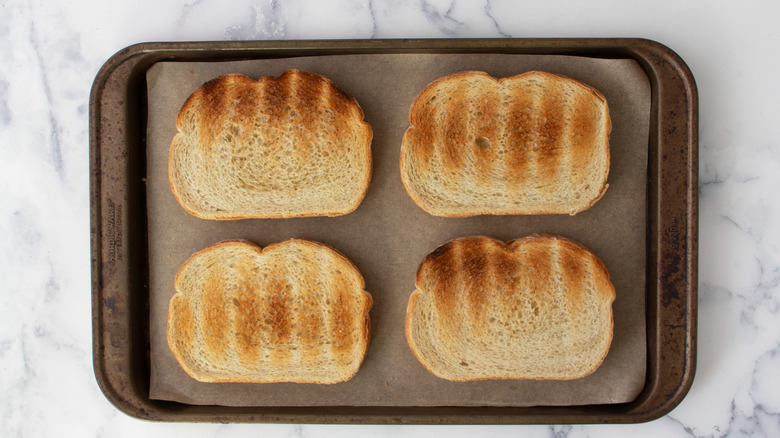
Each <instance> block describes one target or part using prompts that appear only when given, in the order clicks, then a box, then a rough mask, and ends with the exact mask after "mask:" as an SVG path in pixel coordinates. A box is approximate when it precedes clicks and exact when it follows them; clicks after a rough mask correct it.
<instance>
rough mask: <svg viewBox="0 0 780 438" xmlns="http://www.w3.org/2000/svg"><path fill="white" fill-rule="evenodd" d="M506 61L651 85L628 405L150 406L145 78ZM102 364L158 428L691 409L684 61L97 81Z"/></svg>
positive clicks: (110, 67) (211, 51) (170, 50)
mask: <svg viewBox="0 0 780 438" xmlns="http://www.w3.org/2000/svg"><path fill="white" fill-rule="evenodd" d="M403 53H415V54H421V53H422V54H425V53H442V54H446V53H499V54H546V55H568V56H587V57H595V58H624V59H633V60H635V61H636V62H637V63H639V64H640V65H641V67H642V68H643V69H644V71H645V73H646V74H647V76H648V78H649V80H650V86H651V99H652V102H651V111H650V117H651V120H650V136H649V142H648V148H649V149H648V152H649V155H648V163H647V166H648V167H647V169H648V180H647V218H646V220H647V223H646V229H647V235H646V239H647V240H646V243H647V245H646V247H647V254H646V260H647V261H646V285H645V286H646V287H645V288H646V303H647V305H646V315H645V316H646V320H647V326H646V333H647V339H646V342H647V374H646V381H645V385H644V388H643V390H642V391H641V393H640V394H639V396H638V397H637V398H636V399H635V400H633V401H631V402H628V403H620V404H603V405H586V406H534V407H511V406H502V407H487V406H484V407H482V406H468V407H466V406H463V407H458V406H453V407H423V406H404V407H397V406H386V407H383V406H349V407H344V406H324V407H323V406H317V407H314V406H312V407H275V406H274V407H270V406H253V407H229V406H201V405H188V404H184V403H178V402H170V401H162V400H155V399H151V398H150V397H149V380H150V359H149V253H148V243H147V232H148V224H147V219H146V218H147V214H146V190H145V181H144V178H145V175H146V150H145V148H146V143H145V141H146V139H145V135H146V71H147V70H148V69H149V68H150V67H151V66H152V65H154V64H155V63H156V62H160V61H177V62H188V61H190V62H193V61H198V62H200V61H209V62H220V61H236V60H246V59H270V58H285V57H300V56H325V55H351V54H403ZM89 117H90V119H89V120H90V202H91V216H90V220H91V250H92V259H91V263H92V312H93V313H92V315H93V316H92V325H93V365H94V370H95V375H96V378H97V381H98V384H99V386H100V388H101V390H102V391H103V393H104V395H105V396H106V398H107V399H108V400H109V401H110V402H111V403H112V404H114V405H115V406H116V407H117V408H118V409H119V410H121V411H123V412H125V413H126V414H128V415H130V416H133V417H137V418H140V419H145V420H152V421H187V422H257V423H361V424H537V423H545V424H550V423H555V424H563V423H638V422H645V421H650V420H653V419H655V418H658V417H661V416H663V415H665V414H666V413H668V412H669V411H671V410H672V409H673V408H674V407H675V406H677V404H679V403H680V401H681V400H682V399H683V397H685V395H686V393H687V392H688V389H689V388H690V386H691V383H692V381H693V376H694V371H695V367H696V304H697V245H698V244H697V238H698V230H697V223H698V198H697V196H698V191H697V190H698V189H697V188H698V95H697V91H696V85H695V81H694V79H693V76H692V74H691V72H690V70H689V69H688V67H687V66H686V65H685V63H684V61H683V60H682V59H680V57H679V56H677V55H676V54H675V53H674V52H673V51H672V50H670V49H669V48H668V47H665V46H663V45H661V44H659V43H656V42H653V41H649V40H644V39H468V40H451V39H447V40H400V39H399V40H338V41H323V40H319V41H241V42H182V43H143V44H137V45H133V46H130V47H128V48H126V49H124V50H121V51H120V52H118V53H117V54H115V55H114V56H113V57H112V58H110V59H109V60H108V61H107V62H106V63H105V65H104V66H103V68H102V69H101V70H100V71H99V72H98V74H97V76H96V78H95V81H94V83H93V87H92V93H91V96H90V115H89Z"/></svg>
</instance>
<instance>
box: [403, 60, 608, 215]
mask: <svg viewBox="0 0 780 438" xmlns="http://www.w3.org/2000/svg"><path fill="white" fill-rule="evenodd" d="M409 123H410V125H411V126H410V127H409V128H408V129H407V131H406V133H405V135H404V138H403V144H402V146H401V161H400V165H401V177H402V179H403V184H404V186H405V187H406V191H407V192H408V193H409V195H410V196H411V197H412V199H413V200H414V202H415V203H417V205H419V206H420V207H421V208H422V209H423V210H425V211H427V212H428V213H430V214H433V215H436V216H450V217H465V216H474V215H481V214H493V215H504V214H518V215H520V214H572V215H573V214H576V213H578V212H580V211H583V210H586V209H588V208H590V207H591V206H592V205H593V204H594V203H595V202H596V201H597V200H598V199H600V198H601V197H602V196H603V195H604V192H605V191H606V189H607V176H608V173H609V134H610V131H611V128H612V124H611V119H610V117H609V109H608V107H607V101H606V99H605V98H604V96H603V95H602V94H601V93H599V92H598V91H597V90H595V89H593V88H591V87H589V86H587V85H585V84H582V83H580V82H578V81H576V80H573V79H570V78H567V77H563V76H559V75H555V74H551V73H545V72H538V71H533V72H528V73H523V74H521V75H517V76H512V77H508V78H500V79H496V78H493V77H491V76H490V75H488V74H487V73H485V72H475V71H469V72H461V73H454V74H451V75H448V76H445V77H442V78H440V79H437V80H436V81H434V82H432V83H431V84H430V85H428V86H427V87H426V88H425V89H424V90H423V91H422V92H421V93H420V94H419V95H418V96H417V97H416V98H415V100H414V102H413V103H412V106H411V109H410V111H409Z"/></svg>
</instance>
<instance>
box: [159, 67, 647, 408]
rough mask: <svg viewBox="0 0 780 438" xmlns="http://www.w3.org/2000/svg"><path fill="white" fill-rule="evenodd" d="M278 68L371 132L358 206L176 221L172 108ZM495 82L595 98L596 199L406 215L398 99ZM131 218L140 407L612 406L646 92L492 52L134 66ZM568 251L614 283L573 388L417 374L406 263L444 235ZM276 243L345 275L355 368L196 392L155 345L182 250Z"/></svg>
mask: <svg viewBox="0 0 780 438" xmlns="http://www.w3.org/2000/svg"><path fill="white" fill-rule="evenodd" d="M288 68H300V69H304V70H310V71H314V72H317V73H319V74H322V75H324V76H327V77H329V78H330V79H331V80H333V81H334V82H335V83H336V84H337V85H339V87H341V88H342V89H344V90H345V91H346V92H347V93H349V94H351V95H352V96H354V97H355V98H356V99H357V100H358V102H359V103H360V104H361V106H362V108H363V110H364V112H365V114H366V120H367V121H368V123H370V124H371V126H372V128H373V130H374V141H373V144H372V149H373V158H374V163H373V164H374V174H373V178H372V183H371V187H370V188H369V191H368V193H367V196H366V198H365V199H364V201H363V203H362V204H361V206H360V207H359V208H358V209H357V210H356V211H355V212H354V213H351V214H349V215H346V216H341V217H337V218H301V219H268V220H256V219H253V220H243V221H206V220H201V219H197V218H195V217H193V216H190V215H189V214H188V213H186V212H185V211H184V210H183V209H182V208H181V207H180V206H179V204H178V203H177V202H176V200H175V198H174V197H173V194H172V193H171V191H170V187H169V185H168V180H167V157H168V146H169V145H170V141H171V139H172V138H173V136H174V135H175V133H176V128H175V119H176V114H177V113H178V110H179V108H180V107H181V105H182V103H183V102H184V100H186V98H187V97H188V96H189V94H190V93H191V92H192V90H194V89H195V87H196V86H197V85H200V84H202V83H203V82H206V81H207V80H209V79H212V78H213V77H216V76H218V75H220V74H224V73H230V72H238V73H244V74H248V75H249V76H252V77H259V76H268V75H273V76H277V75H279V74H281V73H282V72H283V71H284V70H286V69H288ZM462 70H483V71H487V72H488V73H490V74H492V75H494V76H510V75H514V74H519V73H522V72H524V71H528V70H546V71H550V72H553V73H559V74H564V75H567V76H570V77H573V78H575V79H579V80H581V81H583V82H585V83H587V84H589V85H591V86H594V87H595V88H597V89H599V90H600V91H601V92H602V93H603V94H604V95H605V96H606V97H607V100H608V102H609V105H610V112H611V117H612V125H613V130H612V135H611V141H610V144H611V160H612V165H611V169H610V175H609V184H610V188H609V190H608V191H607V193H606V194H605V196H604V197H603V198H602V199H601V200H600V201H599V202H598V203H596V205H594V207H592V208H591V209H590V210H587V211H585V212H583V213H580V214H578V215H576V216H573V217H572V216H563V215H546V216H479V217H474V218H460V219H453V218H437V217H433V216H430V215H428V214H427V213H425V212H423V211H422V210H421V209H419V208H418V207H417V206H416V205H415V204H414V203H413V202H412V200H411V198H409V197H408V195H407V194H406V191H405V190H404V189H403V185H402V184H401V179H400V174H399V170H398V158H399V153H400V144H401V138H402V136H403V133H404V131H405V130H406V128H407V127H408V109H409V105H410V104H411V102H412V100H413V99H414V97H415V96H416V95H417V93H419V91H420V90H422V89H423V88H424V87H425V85H427V84H428V83H430V82H431V81H432V80H434V79H436V78H438V77H440V76H443V75H445V74H449V73H452V72H455V71H462ZM147 82H148V124H147V212H148V228H149V232H148V235H149V255H150V261H149V263H150V266H149V269H150V292H149V293H150V349H151V351H150V360H151V382H150V397H151V398H153V399H162V400H175V401H180V402H184V403H189V404H216V405H226V406H357V405H362V406H371V405H375V406H533V405H581V404H603V403H620V402H628V401H631V400H633V399H634V398H635V397H636V396H637V395H638V394H639V392H640V391H641V390H642V388H643V387H644V383H645V373H646V369H645V366H646V340H645V302H644V298H645V223H646V187H647V149H648V129H649V121H650V116H649V113H650V85H649V83H648V80H647V76H646V75H645V73H644V72H643V71H642V69H641V68H640V67H639V65H638V64H637V63H636V62H634V61H632V60H621V59H609V60H606V59H594V58H585V57H567V56H541V55H499V54H457V55H439V54H435V55H434V54H419V55H418V54H395V55H344V56H327V57H297V58H286V59H263V60H255V61H239V62H230V63H227V62H219V63H216V62H215V63H208V62H203V63H189V62H161V63H158V64H156V65H155V66H153V67H152V68H151V69H149V71H148V73H147ZM537 232H544V233H554V234H561V235H564V236H567V237H570V238H573V239H575V240H578V241H580V242H582V243H583V244H585V245H586V246H588V247H589V248H590V249H591V250H593V251H594V252H595V253H596V254H597V255H598V256H599V257H600V258H601V259H602V261H603V262H604V263H605V265H606V266H607V269H608V270H609V271H610V274H611V276H612V281H613V283H614V285H615V289H616V294H617V298H616V301H615V304H614V306H613V309H614V314H615V331H614V333H615V337H614V339H613V343H612V347H611V349H610V353H609V355H608V356H607V358H606V360H605V361H604V363H603V364H602V366H601V367H600V368H599V369H598V370H597V371H596V372H595V373H594V374H592V375H590V376H588V377H586V378H583V379H579V380H574V381H565V382H563V381H515V380H510V381H484V382H466V383H456V382H448V381H446V380H442V379H439V378H437V377H435V376H433V375H431V374H429V373H428V372H427V371H425V369H424V368H423V367H422V365H420V364H419V362H417V360H416V359H415V358H414V356H413V355H412V353H411V351H410V350H409V348H408V346H407V344H406V339H405V337H404V331H403V319H404V316H405V311H406V302H407V300H408V297H409V295H410V294H411V292H412V291H413V290H414V273H415V271H416V269H417V265H418V264H419V262H420V261H421V260H422V258H423V257H424V256H425V255H426V254H428V253H429V252H430V251H432V250H433V249H435V248H436V247H437V246H439V245H440V244H442V243H444V242H446V241H447V240H450V239H452V238H456V237H461V236H465V235H474V234H483V235H489V236H492V237H495V238H498V239H502V240H509V239H513V238H517V237H521V236H524V235H527V234H531V233H537ZM289 237H304V238H309V239H312V240H318V241H321V242H323V243H326V244H328V245H330V246H332V247H334V248H336V249H337V250H339V251H340V252H342V253H343V254H345V255H346V256H347V257H349V258H350V259H351V260H352V261H353V262H354V263H355V264H356V266H357V267H358V268H359V269H360V270H361V272H362V273H363V276H364V278H365V280H366V289H367V290H368V291H369V292H370V293H371V294H372V296H373V298H374V307H373V309H372V311H371V320H372V341H371V345H370V347H369V350H368V353H367V355H366V358H365V361H364V363H363V366H362V367H361V370H360V372H359V373H358V374H357V375H356V376H355V377H354V378H353V379H352V380H350V381H349V382H345V383H340V384H336V385H312V384H294V383H279V384H231V383H219V384H214V383H200V382H197V381H195V380H193V379H191V378H190V377H189V376H187V375H186V373H184V371H183V370H182V369H181V368H180V367H179V365H178V362H176V359H175V358H174V357H173V354H172V353H171V352H170V350H169V349H168V346H167V342H166V338H165V322H166V319H167V312H168V301H169V300H170V297H171V296H172V295H173V294H174V290H173V277H174V275H175V273H176V271H177V270H178V268H179V266H181V264H182V263H183V262H184V261H185V260H186V259H187V258H188V257H189V256H190V255H191V254H192V253H193V252H195V251H197V250H200V249H202V248H204V247H206V246H208V245H210V244H213V243H215V242H218V241H220V240H224V239H232V238H244V239H249V240H252V241H254V242H257V243H258V244H260V245H262V246H265V245H267V244H269V243H273V242H278V241H281V240H284V239H286V238H289Z"/></svg>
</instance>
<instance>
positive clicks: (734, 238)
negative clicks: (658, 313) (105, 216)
mask: <svg viewBox="0 0 780 438" xmlns="http://www.w3.org/2000/svg"><path fill="white" fill-rule="evenodd" d="M778 17H780V4H779V3H777V2H773V1H769V0H763V1H756V2H750V3H749V4H748V3H744V2H742V3H739V2H717V3H713V2H704V1H688V2H680V1H678V0H657V1H654V2H648V1H645V2H621V1H617V0H595V1H591V2H577V1H564V0H562V1H550V2H538V3H532V2H515V1H510V0H503V1H502V0H481V1H471V2H469V1H466V0H454V1H450V0H429V1H425V0H421V1H408V2H404V1H399V0H365V1H349V0H337V1H332V2H317V1H315V0H288V1H277V0H259V1H256V2H250V1H235V2H230V5H229V6H227V4H226V3H225V2H219V1H214V0H193V1H187V2H174V1H159V0H154V1H152V0H137V1H133V2H117V1H104V0H101V1H97V0H75V1H72V2H43V1H40V0H30V1H26V0H9V1H5V2H2V3H1V4H0V206H1V207H0V279H2V281H0V284H2V286H0V300H1V301H0V304H1V305H0V321H2V323H1V324H0V367H1V368H0V394H3V397H2V400H1V401H0V429H2V430H3V432H2V435H4V436H62V435H65V436H80V437H87V436H111V437H125V436H126V437H136V436H148V437H153V436H169V435H171V434H176V435H179V434H186V435H187V436H191V437H226V436H244V435H262V436H284V437H308V436H347V437H349V436H376V437H390V436H428V435H432V434H436V435H445V434H446V435H447V436H450V437H459V436H474V435H473V434H475V433H490V434H491V435H490V436H533V437H537V436H538V437H571V438H575V437H585V436H588V437H591V436H592V437H596V436H598V437H602V436H603V437H611V436H615V437H617V436H633V437H645V436H646V437H655V436H667V437H688V436H693V437H713V436H714V437H723V436H729V437H733V436H766V437H776V436H780V378H778V370H780V231H778V230H780V227H778V226H777V224H778V223H779V222H780V196H778V195H777V189H778V188H779V187H780V123H778V120H780V106H778V102H780V81H778V80H777V72H778V71H780V61H778V59H780V58H778V57H777V56H775V55H776V53H777V45H778V43H780V27H778V26H777V18H778ZM402 37H403V38H406V37H409V38H417V37H422V38H473V37H506V38H528V37H640V38H648V39H652V40H656V41H658V42H660V43H662V44H665V45H667V46H669V47H670V48H672V49H673V50H674V51H676V52H677V53H678V54H679V55H680V56H681V57H682V58H683V59H684V60H685V61H686V63H687V64H688V66H689V67H690V69H691V70H692V72H693V74H694V76H695V78H696V81H697V85H698V92H699V99H700V157H699V159H700V169H699V170H700V186H699V202H700V210H699V215H700V221H699V254H700V257H699V285H698V286H699V288H698V290H699V304H698V306H699V307H698V312H699V324H698V365H697V370H696V377H695V380H694V383H693V386H692V388H691V389H690V392H689V393H688V395H687V397H686V398H685V399H684V400H683V401H682V403H681V404H680V405H679V406H678V407H676V408H675V409H674V410H673V411H671V412H670V413H669V414H668V415H666V416H664V417H662V418H660V419H657V420H654V421H651V422H649V423H644V424H637V425H571V426H569V425H565V426H560V425H548V426H473V427H458V426H326V425H264V424H250V425H244V424H231V425H226V424H165V423H153V422H146V421H140V420H136V419H134V418H130V417H128V416H127V415H125V414H123V413H121V412H119V411H118V410H117V409H115V408H114V407H113V406H112V405H111V404H110V403H109V402H108V401H107V399H106V398H105V397H104V396H103V394H102V393H101V391H100V389H99V388H98V386H97V383H96V381H95V377H94V374H93V369H92V349H91V348H92V347H91V346H92V333H91V330H92V327H91V307H90V263H89V260H90V247H89V230H90V226H89V209H90V205H89V131H88V122H87V117H88V110H89V103H88V102H89V93H90V87H91V85H92V81H93V79H94V77H95V75H96V73H97V72H98V70H99V69H100V67H101V66H102V65H103V63H104V62H105V61H106V60H107V59H108V58H109V57H110V56H112V55H113V54H114V53H116V52H117V51H118V50H120V49H122V48H124V47H126V46H128V45H131V44H134V43H139V42H147V41H192V40H198V41H200V40H254V39H260V40H268V39H272V40H277V39H364V38H402Z"/></svg>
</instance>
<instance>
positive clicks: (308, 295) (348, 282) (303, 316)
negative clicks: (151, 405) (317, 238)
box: [168, 239, 373, 383]
mask: <svg viewBox="0 0 780 438" xmlns="http://www.w3.org/2000/svg"><path fill="white" fill-rule="evenodd" d="M364 287H365V286H364V281H363V277H362V276H361V275H360V272H358V270H357V268H356V267H355V266H354V265H353V264H352V262H350V261H349V260H348V259H347V258H346V257H344V256H343V255H341V254H340V253H338V252H337V251H335V250H333V249H332V248H330V247H328V246H326V245H324V244H321V243H316V242H313V241H308V240H302V239H290V240H286V241H284V242H281V243H277V244H272V245H269V246H267V247H265V248H261V247H259V246H258V245H255V244H254V243H251V242H247V241H240V240H230V241H224V242H220V243H217V244H215V245H212V246H210V247H208V248H206V249H204V250H202V251H199V252H197V253H195V254H193V255H192V257H190V259H189V260H187V261H186V262H185V263H184V264H183V265H182V267H181V268H180V269H179V272H178V273H177V274H176V279H175V289H176V294H175V295H174V296H173V298H171V301H170V308H169V314H168V345H169V346H170V348H171V351H173V354H174V356H176V359H177V360H178V361H179V363H180V364H181V366H182V368H183V369H184V370H185V371H186V372H187V373H188V374H189V375H190V376H192V377H193V378H194V379H196V380H199V381H202V382H258V383H268V382H300V383H337V382H343V381H346V380H349V379H351V378H352V377H353V376H354V375H355V373H357V371H358V369H359V368H360V366H361V364H362V361H363V358H364V356H365V353H366V349H367V348H368V344H369V340H370V336H371V335H370V322H369V314H368V312H369V310H370V309H371V306H372V303H373V301H372V298H371V295H370V294H369V293H368V292H366V291H365V290H364Z"/></svg>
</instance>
